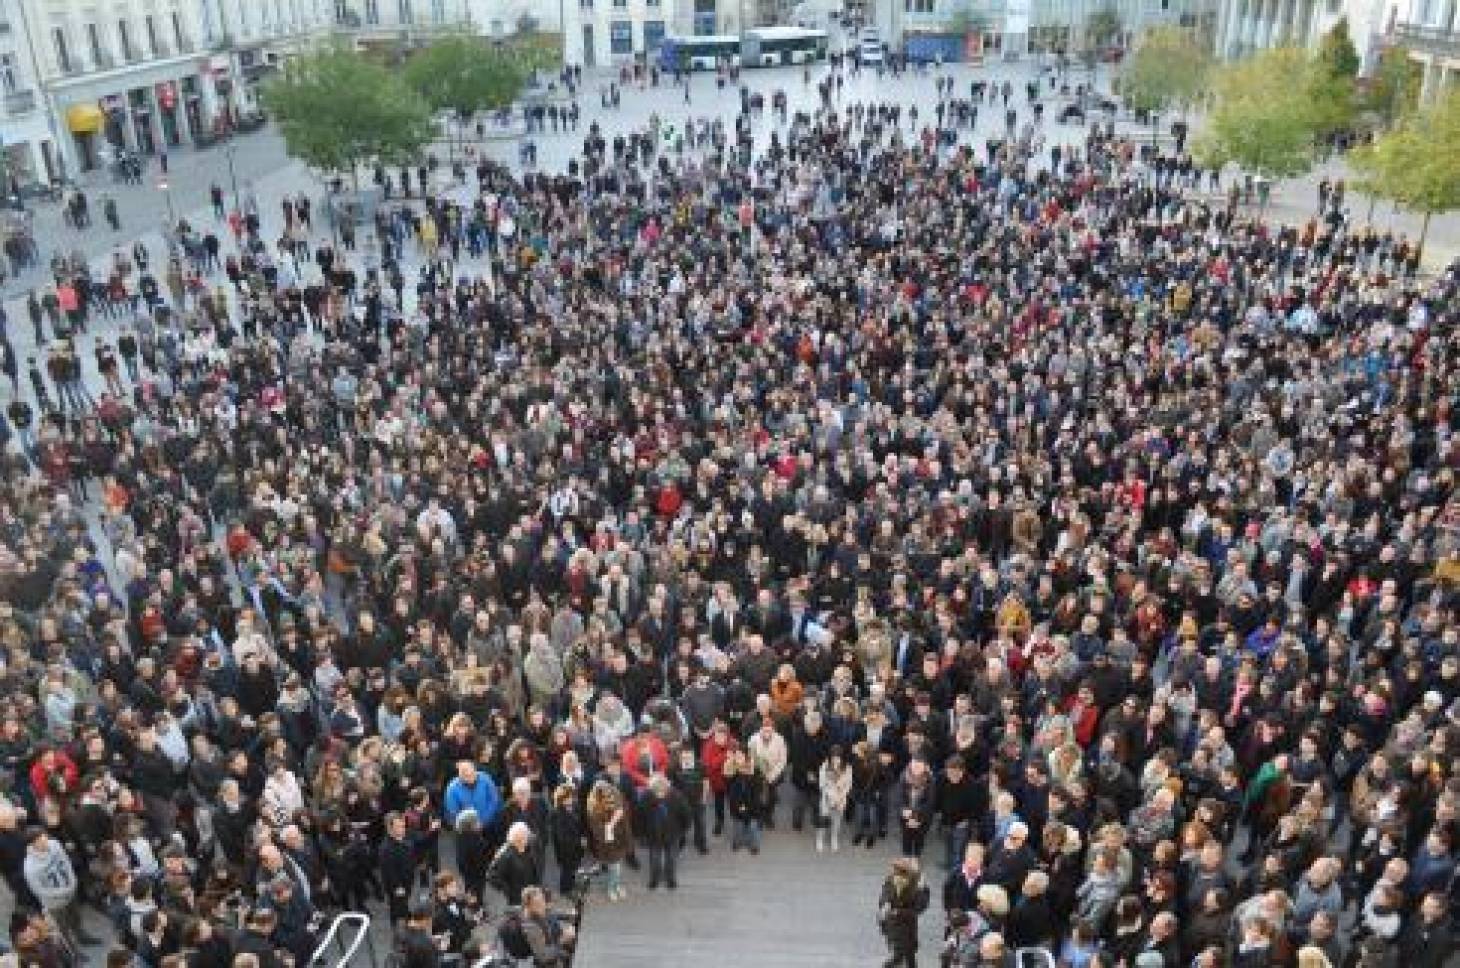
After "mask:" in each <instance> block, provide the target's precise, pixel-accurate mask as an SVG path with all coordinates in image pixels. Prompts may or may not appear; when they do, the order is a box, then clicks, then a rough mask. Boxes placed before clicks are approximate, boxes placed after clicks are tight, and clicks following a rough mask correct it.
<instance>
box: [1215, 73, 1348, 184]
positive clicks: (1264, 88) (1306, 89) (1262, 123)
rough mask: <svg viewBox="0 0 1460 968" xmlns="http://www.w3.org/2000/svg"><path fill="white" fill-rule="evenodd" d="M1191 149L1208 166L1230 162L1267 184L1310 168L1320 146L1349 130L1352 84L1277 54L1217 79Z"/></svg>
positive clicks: (1218, 75) (1217, 76)
mask: <svg viewBox="0 0 1460 968" xmlns="http://www.w3.org/2000/svg"><path fill="white" fill-rule="evenodd" d="M1213 93H1214V97H1213V107H1212V111H1211V114H1210V116H1209V117H1208V119H1207V125H1206V129H1205V130H1204V131H1203V133H1202V136H1201V137H1200V138H1199V139H1198V140H1197V143H1196V149H1197V153H1198V155H1199V156H1200V157H1201V158H1202V160H1203V162H1204V163H1205V164H1208V165H1223V164H1226V163H1228V162H1232V163H1235V164H1237V165H1239V166H1241V167H1242V168H1244V169H1246V170H1248V171H1251V172H1255V173H1257V174H1259V175H1263V176H1265V177H1268V178H1288V177H1291V176H1293V175H1298V174H1301V173H1303V172H1304V171H1307V170H1308V168H1309V167H1311V165H1312V164H1313V160H1314V157H1315V153H1316V150H1317V146H1318V141H1319V139H1321V138H1322V137H1324V136H1326V135H1328V134H1331V133H1333V132H1334V131H1337V130H1339V129H1341V128H1343V127H1345V126H1346V125H1348V124H1349V123H1350V122H1351V121H1352V118H1353V113H1354V95H1353V83H1352V81H1351V80H1349V79H1345V78H1338V77H1335V76H1333V75H1332V74H1331V73H1330V72H1329V71H1328V70H1327V69H1326V67H1324V66H1323V64H1322V63H1321V61H1319V60H1318V59H1317V58H1310V57H1309V56H1308V55H1307V53H1306V52H1304V51H1302V50H1300V49H1297V48H1293V47H1275V48H1272V49H1271V50H1265V51H1262V52H1261V53H1259V54H1256V55H1255V56H1253V57H1250V58H1248V59H1246V60H1243V61H1239V62H1238V63H1235V64H1231V65H1228V66H1227V67H1225V68H1223V69H1222V70H1220V71H1218V72H1217V75H1216V80H1215V84H1214V87H1213Z"/></svg>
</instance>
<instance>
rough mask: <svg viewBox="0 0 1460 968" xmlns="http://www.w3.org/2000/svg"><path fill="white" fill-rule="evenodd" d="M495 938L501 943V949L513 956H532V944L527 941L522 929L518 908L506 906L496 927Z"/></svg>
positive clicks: (520, 912)
mask: <svg viewBox="0 0 1460 968" xmlns="http://www.w3.org/2000/svg"><path fill="white" fill-rule="evenodd" d="M497 940H498V941H500V942H501V943H502V950H503V951H505V952H507V954H509V955H511V956H512V957H513V958H531V957H532V945H530V944H528V943H527V933H526V932H525V931H523V930H522V911H521V909H520V908H508V909H507V913H506V914H504V915H502V923H501V924H500V925H499V926H498V927H497Z"/></svg>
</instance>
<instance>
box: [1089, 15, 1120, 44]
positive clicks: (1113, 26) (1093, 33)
mask: <svg viewBox="0 0 1460 968" xmlns="http://www.w3.org/2000/svg"><path fill="white" fill-rule="evenodd" d="M1120 30H1121V22H1120V14H1119V13H1117V12H1116V10H1115V8H1114V7H1105V8H1103V9H1100V10H1096V11H1094V12H1092V13H1091V14H1090V16H1089V17H1088V18H1086V20H1085V37H1086V39H1087V41H1088V43H1087V44H1086V46H1087V47H1108V46H1110V45H1111V44H1112V43H1114V42H1115V40H1116V38H1118V37H1119V36H1120Z"/></svg>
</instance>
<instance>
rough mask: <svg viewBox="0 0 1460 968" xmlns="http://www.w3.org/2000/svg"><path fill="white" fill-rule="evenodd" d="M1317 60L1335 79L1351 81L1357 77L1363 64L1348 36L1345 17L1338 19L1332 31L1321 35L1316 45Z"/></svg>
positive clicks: (1351, 39)
mask: <svg viewBox="0 0 1460 968" xmlns="http://www.w3.org/2000/svg"><path fill="white" fill-rule="evenodd" d="M1318 60H1319V62H1320V63H1322V64H1323V65H1324V67H1325V68H1326V69H1327V70H1328V71H1329V73H1331V74H1333V75H1334V76H1335V77H1342V78H1347V79H1348V80H1350V81H1352V80H1353V79H1354V78H1356V77H1358V76H1359V68H1360V67H1362V66H1363V63H1364V62H1363V59H1362V58H1360V57H1359V50H1358V48H1357V47H1355V46H1354V41H1353V38H1352V37H1350V36H1349V29H1348V18H1347V17H1339V18H1338V22H1337V23H1335V24H1334V25H1333V29H1331V30H1330V31H1328V33H1326V34H1324V35H1323V39H1322V40H1321V41H1320V42H1319V44H1318Z"/></svg>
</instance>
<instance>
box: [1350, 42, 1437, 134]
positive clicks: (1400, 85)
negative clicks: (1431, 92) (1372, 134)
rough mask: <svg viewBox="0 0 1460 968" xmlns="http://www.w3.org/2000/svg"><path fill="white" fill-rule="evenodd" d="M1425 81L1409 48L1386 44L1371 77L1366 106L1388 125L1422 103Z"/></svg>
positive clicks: (1365, 101) (1365, 100) (1365, 99)
mask: <svg viewBox="0 0 1460 968" xmlns="http://www.w3.org/2000/svg"><path fill="white" fill-rule="evenodd" d="M1422 80H1423V73H1422V69H1421V68H1420V66H1419V64H1418V63H1416V62H1415V60H1414V58H1412V57H1410V56H1409V48H1407V47H1403V46H1399V45H1395V46H1392V47H1386V48H1384V52H1383V53H1381V54H1380V55H1379V63H1378V64H1377V65H1376V66H1375V68H1374V75H1373V77H1371V78H1370V79H1369V89H1368V94H1367V96H1366V97H1365V98H1364V107H1365V109H1367V110H1369V111H1373V112H1374V113H1375V114H1377V115H1379V117H1380V118H1381V119H1382V120H1383V122H1384V124H1385V125H1391V124H1393V123H1394V122H1396V121H1398V120H1399V119H1400V117H1402V116H1403V115H1405V114H1406V113H1408V112H1409V111H1412V110H1414V106H1415V105H1416V104H1417V103H1419V89H1420V83H1421V81H1422Z"/></svg>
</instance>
